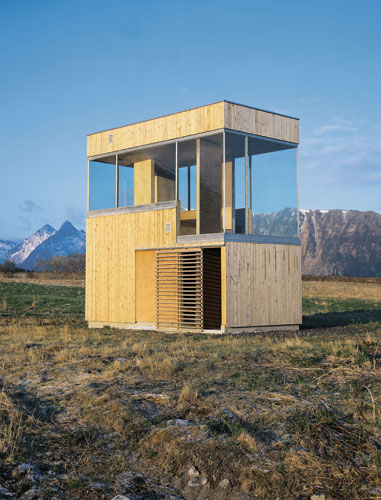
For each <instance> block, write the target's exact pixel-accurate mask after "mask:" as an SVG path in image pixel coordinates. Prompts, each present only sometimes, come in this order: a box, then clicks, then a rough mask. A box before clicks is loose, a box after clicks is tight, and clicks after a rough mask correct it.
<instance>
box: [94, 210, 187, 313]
mask: <svg viewBox="0 0 381 500" xmlns="http://www.w3.org/2000/svg"><path fill="white" fill-rule="evenodd" d="M176 211H177V209H176V208H172V209H165V210H152V211H149V212H137V213H126V214H115V215H109V216H102V217H88V218H87V228H86V239H87V241H86V319H87V320H88V321H109V322H115V323H134V322H135V321H136V315H135V250H136V249H144V248H147V249H154V248H160V247H170V246H172V245H175V243H176ZM167 222H169V223H170V224H171V230H170V232H168V233H167V232H165V224H166V223H167Z"/></svg>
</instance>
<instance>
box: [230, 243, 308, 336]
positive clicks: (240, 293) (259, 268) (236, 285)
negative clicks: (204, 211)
mask: <svg viewBox="0 0 381 500" xmlns="http://www.w3.org/2000/svg"><path fill="white" fill-rule="evenodd" d="M225 252H226V271H225V273H226V277H225V279H226V284H225V287H226V292H225V293H226V324H225V325H226V327H227V328H229V327H237V328H239V327H248V326H271V325H297V324H299V323H301V322H302V312H301V303H302V300H301V252H300V247H299V246H296V245H276V244H256V243H236V242H234V243H233V242H228V243H226V250H225Z"/></svg>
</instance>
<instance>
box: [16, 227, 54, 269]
mask: <svg viewBox="0 0 381 500" xmlns="http://www.w3.org/2000/svg"><path fill="white" fill-rule="evenodd" d="M56 232H57V231H56V229H54V227H52V226H50V225H49V224H45V226H42V227H41V228H40V229H39V230H38V231H36V232H35V233H33V234H32V235H31V236H29V237H28V238H25V240H23V241H22V242H21V243H20V244H19V245H17V246H16V247H14V248H13V249H12V250H11V251H10V252H9V254H8V259H10V260H13V262H16V264H17V265H20V264H22V263H23V262H24V261H25V260H26V259H27V258H28V257H29V255H30V254H31V253H32V252H33V251H34V250H35V249H36V248H37V247H38V246H39V245H41V243H42V242H43V241H45V240H47V239H48V238H50V236H52V235H53V234H55V233H56Z"/></svg>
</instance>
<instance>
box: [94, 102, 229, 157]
mask: <svg viewBox="0 0 381 500" xmlns="http://www.w3.org/2000/svg"><path fill="white" fill-rule="evenodd" d="M223 126H224V102H223V101H221V102H217V103H215V104H210V105H208V106H202V107H199V108H194V109H190V110H187V111H181V112H179V113H174V114H171V115H167V116H162V117H160V118H154V119H153V120H147V121H144V122H140V123H134V124H132V125H126V126H125V127H119V128H115V129H111V130H106V131H104V132H98V133H95V134H91V135H89V136H88V137H87V156H89V157H90V156H95V155H99V154H105V153H110V152H113V151H120V150H123V149H128V148H135V147H139V146H142V145H145V144H153V143H155V142H161V141H167V140H170V139H176V138H178V137H185V136H187V135H193V134H200V133H203V132H210V131H211V130H217V129H221V128H223ZM110 136H112V141H110Z"/></svg>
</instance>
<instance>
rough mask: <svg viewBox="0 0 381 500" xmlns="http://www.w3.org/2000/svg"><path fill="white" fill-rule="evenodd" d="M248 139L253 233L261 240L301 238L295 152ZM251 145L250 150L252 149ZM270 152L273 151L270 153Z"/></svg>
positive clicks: (274, 144)
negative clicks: (262, 238) (277, 237)
mask: <svg viewBox="0 0 381 500" xmlns="http://www.w3.org/2000/svg"><path fill="white" fill-rule="evenodd" d="M255 141H256V139H252V138H250V139H249V153H250V152H253V151H255V153H254V154H252V155H251V168H252V175H251V178H252V196H253V198H252V204H253V225H252V233H253V234H254V235H258V236H285V237H296V236H298V219H297V172H296V164H297V162H296V154H297V149H296V148H288V149H280V148H282V147H283V148H284V147H285V146H284V145H280V144H277V143H271V141H268V142H267V143H266V144H264V145H263V144H262V145H260V144H258V143H257V144H255ZM250 142H251V147H250ZM271 149H273V150H272V151H271Z"/></svg>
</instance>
